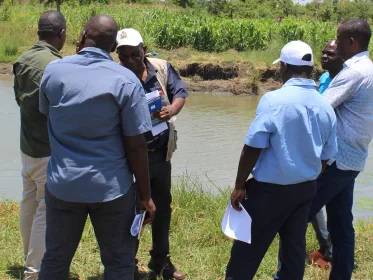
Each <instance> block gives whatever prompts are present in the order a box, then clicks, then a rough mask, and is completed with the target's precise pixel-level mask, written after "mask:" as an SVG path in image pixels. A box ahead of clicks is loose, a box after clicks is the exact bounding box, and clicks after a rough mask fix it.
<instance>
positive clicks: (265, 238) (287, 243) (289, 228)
mask: <svg viewBox="0 0 373 280" xmlns="http://www.w3.org/2000/svg"><path fill="white" fill-rule="evenodd" d="M316 189H317V186H316V181H309V182H304V183H300V184H294V185H276V184H268V183H262V182H258V181H256V180H253V181H252V183H251V184H250V187H249V189H248V192H247V196H248V199H246V200H244V201H243V203H242V205H243V206H244V207H245V209H246V210H247V212H248V213H249V214H250V216H251V218H252V227H251V244H247V243H244V242H241V241H234V243H233V247H232V251H231V258H230V260H229V263H228V267H227V273H226V280H250V279H253V277H254V275H255V273H256V271H257V269H258V267H259V265H260V263H261V261H262V259H263V257H264V255H265V253H266V252H267V250H268V247H269V246H270V245H271V243H272V241H273V239H274V238H275V236H276V234H277V233H279V234H280V239H281V242H282V245H283V249H284V250H283V254H282V258H283V259H285V260H286V262H285V263H286V265H284V266H283V267H282V269H281V272H280V279H282V280H301V279H303V275H304V259H305V243H306V242H305V235H306V230H307V223H308V214H309V209H310V206H311V203H312V199H313V197H314V195H315V193H316Z"/></svg>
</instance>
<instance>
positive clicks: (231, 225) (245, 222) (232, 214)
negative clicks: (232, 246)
mask: <svg viewBox="0 0 373 280" xmlns="http://www.w3.org/2000/svg"><path fill="white" fill-rule="evenodd" d="M240 206H241V208H242V210H241V211H236V210H235V209H234V208H233V207H232V204H231V201H230V200H229V202H228V207H227V210H225V213H224V217H223V221H222V223H221V227H222V230H223V232H224V234H225V235H226V236H228V237H230V238H233V239H236V240H239V241H242V242H246V243H249V244H251V217H250V215H249V213H247V211H246V210H245V208H244V207H243V206H242V204H241V203H240Z"/></svg>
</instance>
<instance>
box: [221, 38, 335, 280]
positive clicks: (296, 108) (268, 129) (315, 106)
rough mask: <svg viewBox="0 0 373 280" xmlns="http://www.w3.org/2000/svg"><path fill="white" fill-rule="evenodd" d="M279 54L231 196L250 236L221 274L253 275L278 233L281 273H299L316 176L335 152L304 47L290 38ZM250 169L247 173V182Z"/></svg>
mask: <svg viewBox="0 0 373 280" xmlns="http://www.w3.org/2000/svg"><path fill="white" fill-rule="evenodd" d="M279 61H281V69H280V73H281V76H282V80H283V81H284V85H283V87H282V88H281V89H279V90H276V91H273V92H269V93H267V94H266V95H264V96H263V97H262V99H261V100H260V102H259V105H258V107H257V112H256V117H255V119H254V121H253V123H252V124H251V126H250V128H249V131H248V133H247V136H246V140H245V146H244V148H243V150H242V154H241V159H240V163H239V167H238V172H237V178H236V184H235V189H234V190H233V192H232V196H231V200H232V205H233V207H234V208H235V209H237V210H240V206H239V204H238V203H239V202H241V203H242V205H243V207H245V209H246V210H247V212H248V213H249V214H250V216H251V218H252V228H251V237H252V239H251V240H252V243H251V244H247V243H244V242H241V241H237V240H236V241H235V242H234V244H233V247H232V252H231V259H230V261H229V263H228V267H227V273H226V280H241V279H252V278H253V277H254V275H255V273H256V271H257V269H258V267H259V265H260V262H261V260H262V258H263V257H264V255H265V252H266V251H267V249H268V247H269V246H270V244H271V243H272V241H273V239H274V237H275V235H276V234H277V233H279V234H280V238H281V242H282V243H283V248H284V250H283V254H282V257H283V258H284V259H286V260H287V262H286V264H288V263H290V264H291V265H284V266H283V267H282V270H281V272H280V275H279V276H280V279H292V280H301V279H303V275H304V259H305V256H306V252H305V234H306V230H307V223H308V213H309V209H310V206H311V203H312V199H313V197H314V195H315V193H316V190H317V185H316V178H317V177H318V176H319V175H320V173H321V171H322V169H323V167H325V166H326V163H327V161H328V160H329V159H330V158H332V157H333V156H334V155H335V154H336V152H337V142H336V116H335V113H334V111H333V108H332V107H331V106H330V104H328V102H327V100H326V99H325V98H323V97H322V96H321V95H320V94H319V93H318V92H317V90H316V84H315V82H314V81H313V80H311V79H310V76H311V72H312V69H313V55H312V50H311V48H310V47H309V46H308V45H307V44H306V43H304V42H301V41H293V42H290V43H288V44H287V45H285V47H284V48H283V49H282V51H281V56H280V59H279V60H277V61H275V63H277V62H279ZM250 173H252V175H253V177H254V178H253V179H251V180H249V181H247V182H246V180H247V178H248V176H249V175H250ZM245 197H246V199H245Z"/></svg>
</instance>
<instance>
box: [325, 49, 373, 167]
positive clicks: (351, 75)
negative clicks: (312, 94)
mask: <svg viewBox="0 0 373 280" xmlns="http://www.w3.org/2000/svg"><path fill="white" fill-rule="evenodd" d="M324 96H325V97H326V98H327V99H328V100H329V102H330V103H331V105H332V106H333V108H335V112H336V115H337V123H338V130H337V136H338V147H339V149H338V154H337V156H336V160H337V166H338V168H340V169H346V170H355V171H362V170H363V169H364V166H365V162H366V158H367V157H368V147H369V143H370V141H371V140H372V138H373V109H372V108H373V63H372V62H371V60H370V59H369V54H368V52H363V53H360V54H358V55H356V56H354V57H352V58H351V59H349V60H347V61H346V67H345V68H344V69H343V70H342V71H341V72H340V73H339V74H338V75H337V76H336V77H335V78H334V79H333V82H332V83H331V84H330V87H329V88H328V89H327V90H326V91H325V93H324Z"/></svg>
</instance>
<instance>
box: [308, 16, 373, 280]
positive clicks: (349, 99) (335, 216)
mask: <svg viewBox="0 0 373 280" xmlns="http://www.w3.org/2000/svg"><path fill="white" fill-rule="evenodd" d="M370 38H371V29H370V27H369V25H368V23H367V22H366V21H364V20H361V19H349V20H346V21H344V22H342V23H341V24H340V25H339V27H338V31H337V42H336V43H337V52H338V53H339V54H340V55H341V56H342V57H343V58H344V59H345V65H344V68H343V70H342V71H341V72H340V73H339V74H338V75H337V76H336V77H335V78H334V79H333V81H332V82H331V84H330V86H329V88H328V89H327V90H326V91H325V92H324V94H323V96H324V97H325V98H326V99H327V100H328V101H329V103H330V104H331V105H332V107H333V108H334V109H335V112H336V116H337V139H338V153H337V154H336V156H335V157H333V158H332V159H333V160H332V161H331V162H330V166H328V167H327V168H326V170H325V172H324V173H323V174H322V175H321V176H320V178H319V180H318V185H319V189H318V192H317V195H316V197H315V200H314V202H313V204H312V206H311V210H310V219H311V218H312V217H313V216H314V215H316V213H317V212H318V211H320V209H321V208H322V207H323V206H324V205H326V212H327V217H328V229H329V232H330V236H331V240H332V244H333V257H332V271H331V274H330V279H331V280H345V279H346V280H350V279H351V276H352V271H353V269H354V247H355V234H354V228H353V223H352V222H353V215H352V204H353V191H354V184H355V178H356V177H357V176H358V174H359V172H360V171H362V170H363V169H364V167H365V163H366V159H367V157H368V147H369V143H370V142H371V140H372V138H373V109H372V108H373V63H372V62H371V60H370V59H369V53H368V51H367V49H368V45H369V41H370Z"/></svg>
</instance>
